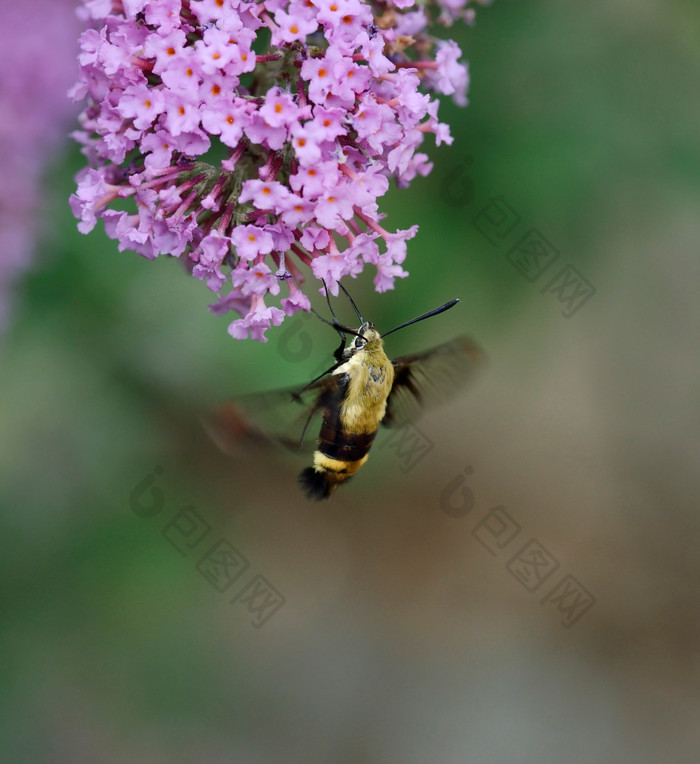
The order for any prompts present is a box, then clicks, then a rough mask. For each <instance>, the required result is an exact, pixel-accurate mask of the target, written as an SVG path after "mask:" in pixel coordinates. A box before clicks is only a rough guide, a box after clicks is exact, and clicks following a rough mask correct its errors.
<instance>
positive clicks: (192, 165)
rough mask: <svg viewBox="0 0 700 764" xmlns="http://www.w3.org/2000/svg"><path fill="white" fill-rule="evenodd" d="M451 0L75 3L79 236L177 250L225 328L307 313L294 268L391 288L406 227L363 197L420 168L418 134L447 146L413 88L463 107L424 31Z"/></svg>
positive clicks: (461, 12)
mask: <svg viewBox="0 0 700 764" xmlns="http://www.w3.org/2000/svg"><path fill="white" fill-rule="evenodd" d="M468 2H469V0H438V2H435V1H434V0H433V2H432V4H431V3H430V2H428V3H423V4H421V5H420V6H415V0H393V1H391V0H372V1H371V2H370V1H369V0H257V2H253V1H249V0H157V1H156V0H153V1H149V0H85V2H84V13H85V15H86V18H90V19H92V21H93V24H92V27H91V28H90V29H88V30H87V31H86V32H85V33H84V34H83V36H82V38H81V54H80V65H81V70H80V79H79V81H78V83H77V84H76V85H75V86H74V88H73V90H72V95H73V97H74V98H75V99H78V100H80V99H84V98H87V106H86V108H85V110H84V111H83V113H82V115H81V126H82V129H81V130H80V131H79V132H77V133H75V137H76V138H77V139H78V140H79V141H80V142H81V143H82V144H83V146H84V148H83V151H84V153H85V155H86V156H87V158H88V160H89V167H87V168H85V169H84V170H83V171H82V172H81V173H80V174H79V176H78V188H77V192H76V194H74V195H73V196H72V197H71V206H72V209H73V212H74V214H75V215H76V217H78V218H80V220H81V222H80V223H79V226H78V227H79V229H80V230H81V231H82V232H84V233H86V232H88V231H90V230H91V229H92V228H93V226H94V225H95V223H96V220H97V218H98V217H99V218H102V219H103V221H104V224H105V229H106V231H107V233H108V235H109V236H111V237H112V238H115V239H118V241H119V247H120V249H130V250H135V251H137V252H139V253H140V254H142V255H143V256H145V257H147V258H149V259H153V258H155V257H156V256H157V255H160V254H167V255H172V256H175V257H181V258H182V259H183V260H184V261H185V263H186V265H187V267H188V268H189V269H190V270H191V272H192V274H193V275H194V276H195V277H197V278H199V279H201V280H202V281H204V282H206V284H207V286H208V287H209V289H211V290H212V291H213V292H216V293H217V295H218V300H217V302H216V303H215V304H214V305H213V306H212V309H213V310H214V311H215V312H216V313H217V314H219V313H225V312H227V311H229V310H234V311H237V312H238V313H239V314H240V315H241V316H242V317H241V318H239V319H237V320H234V321H233V322H232V323H231V324H230V326H229V332H230V334H231V335H232V336H233V337H235V338H238V339H243V338H246V337H248V336H249V334H250V335H251V336H252V337H253V338H255V339H259V340H265V335H264V332H265V330H266V329H267V328H269V327H270V325H275V326H277V325H279V324H280V323H281V322H282V320H283V318H284V315H285V314H287V315H291V314H293V313H294V312H295V311H297V310H299V309H302V310H308V309H309V307H310V303H309V299H308V297H307V296H306V295H305V294H304V293H303V292H302V291H301V289H300V285H301V283H302V281H303V270H304V267H308V268H310V269H311V271H312V273H313V275H314V276H316V278H318V279H325V281H326V283H327V284H328V285H329V289H330V290H331V292H332V293H333V294H337V292H338V286H337V284H338V280H339V279H341V278H342V277H343V276H353V277H354V276H356V275H357V274H359V273H360V272H361V271H362V270H363V268H364V266H365V265H366V264H371V265H372V266H374V267H375V268H376V277H375V282H374V283H375V288H376V289H377V290H378V291H384V290H386V289H390V288H392V287H393V283H394V279H395V278H397V277H398V278H402V277H404V276H406V275H407V273H406V271H404V270H403V268H402V263H403V261H404V258H405V256H406V241H407V240H408V239H410V238H412V237H413V236H415V234H416V231H417V226H413V227H411V228H409V229H408V230H403V231H396V232H390V231H387V230H386V229H385V228H383V227H382V226H381V225H380V221H381V219H382V217H383V216H382V215H381V214H380V212H379V208H378V205H377V199H378V198H379V197H381V196H382V195H383V194H384V193H386V191H387V189H388V186H389V178H390V177H393V178H394V179H395V180H396V182H397V184H398V185H399V186H406V185H408V184H409V183H410V181H411V180H412V179H413V178H414V177H415V176H416V175H418V174H420V175H426V174H427V173H429V172H430V170H431V168H432V165H431V164H430V162H428V157H427V156H426V154H424V153H421V152H420V151H418V149H419V147H420V146H421V144H422V142H423V137H424V135H425V134H426V133H434V135H435V139H436V142H437V143H438V144H440V143H442V142H444V143H448V144H449V143H451V140H452V139H451V137H450V134H449V128H448V127H447V126H446V125H444V124H442V123H440V122H439V121H438V117H437V109H438V101H437V100H433V99H431V97H430V95H428V94H427V93H424V92H421V88H424V89H429V90H434V91H437V92H439V93H443V94H447V95H451V96H453V98H454V99H455V100H456V101H457V103H461V104H464V103H466V90H467V84H468V77H467V70H466V67H465V66H464V65H463V64H461V63H459V58H460V55H461V52H460V50H459V48H458V46H457V45H456V44H455V43H454V42H451V41H448V42H440V41H436V40H435V39H434V38H433V37H431V36H429V35H428V34H427V32H426V28H427V25H428V23H429V21H430V18H431V17H430V12H431V9H433V10H434V11H435V14H434V15H437V14H440V18H441V20H442V21H443V22H447V23H450V22H451V21H452V19H453V18H456V17H457V16H461V17H463V18H466V19H467V20H468V21H469V20H470V18H471V17H470V14H471V12H470V11H468V10H466V9H465V8H464V6H465V5H466V3H468ZM124 200H130V201H124ZM114 202H117V205H116V206H113V203H114ZM129 205H130V208H129ZM125 207H126V208H125ZM282 287H284V290H285V292H283V293H282V294H283V296H281V300H280V305H281V308H280V307H274V306H268V305H267V304H266V302H265V300H266V298H267V299H268V300H269V296H270V295H272V296H277V295H280V290H281V288H282Z"/></svg>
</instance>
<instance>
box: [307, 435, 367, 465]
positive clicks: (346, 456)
mask: <svg viewBox="0 0 700 764" xmlns="http://www.w3.org/2000/svg"><path fill="white" fill-rule="evenodd" d="M376 434H377V431H376V430H375V431H374V432H365V433H354V432H335V433H334V438H333V440H332V441H329V440H326V439H325V438H323V437H322V438H321V442H320V443H319V444H318V450H319V451H320V452H321V453H322V454H323V455H324V456H327V457H329V458H330V459H339V460H341V461H345V462H356V461H358V460H359V459H362V457H363V456H365V454H366V453H367V452H368V451H369V449H370V448H371V446H372V443H373V442H374V438H375V436H376Z"/></svg>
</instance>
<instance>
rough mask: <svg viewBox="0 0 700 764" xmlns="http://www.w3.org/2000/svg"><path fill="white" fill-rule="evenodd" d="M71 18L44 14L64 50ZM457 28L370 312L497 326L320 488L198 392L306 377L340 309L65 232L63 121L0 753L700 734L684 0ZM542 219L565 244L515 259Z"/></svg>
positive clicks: (175, 755)
mask: <svg viewBox="0 0 700 764" xmlns="http://www.w3.org/2000/svg"><path fill="white" fill-rule="evenodd" d="M30 5H32V6H37V5H39V6H41V5H42V4H41V3H40V2H38V0H33V2H32V3H30ZM44 5H45V6H46V9H48V8H49V7H50V8H52V9H53V10H52V12H53V13H58V14H59V15H60V14H66V16H65V17H66V18H71V19H72V17H71V16H70V14H71V5H72V4H71V3H70V2H65V3H60V2H55V3H51V2H48V3H44ZM56 9H59V10H58V11H57V10H56ZM4 13H5V9H4V8H3V14H4ZM72 24H73V22H72V20H71V21H70V22H66V27H65V29H70V28H71V26H72ZM13 29H14V28H13ZM57 29H58V27H57V26H56V24H55V23H53V22H52V23H51V24H50V25H48V26H47V25H41V24H38V25H32V27H31V28H30V29H29V30H28V31H27V32H26V34H28V35H30V36H31V35H33V37H31V40H32V43H33V45H34V48H33V50H34V53H33V54H32V55H34V56H35V58H37V57H38V60H39V61H42V60H43V59H42V57H45V61H46V65H47V66H48V67H52V66H53V65H54V64H53V62H52V58H51V57H52V56H58V55H59V53H58V45H57V44H51V45H50V44H48V42H49V41H50V40H51V35H52V30H53V32H54V34H56V33H57ZM61 29H64V27H61ZM66 34H67V35H69V34H72V32H70V31H69V32H67V33H66ZM449 36H453V37H455V38H456V39H457V40H458V42H459V43H460V45H462V47H463V50H464V51H465V54H466V57H467V58H468V60H469V62H470V69H471V77H472V85H471V91H470V104H469V106H468V108H467V109H466V110H462V109H459V108H457V107H454V106H453V105H451V104H449V103H444V104H443V107H442V111H441V114H442V117H443V119H446V121H449V122H450V123H451V125H452V129H453V134H454V135H455V143H454V145H453V146H452V147H444V146H443V147H441V148H440V149H438V150H432V156H433V158H434V160H435V169H434V171H433V173H432V174H431V175H430V176H429V177H428V178H426V179H418V180H417V181H416V182H415V183H414V184H413V186H412V188H411V189H410V190H407V191H396V190H394V191H392V192H391V194H390V196H389V197H388V198H387V199H386V204H385V209H386V211H387V212H388V213H389V217H388V225H389V226H390V227H400V228H403V227H408V226H409V225H412V224H413V223H418V224H419V225H420V233H419V236H418V237H417V238H416V239H415V240H414V241H413V242H411V244H410V248H409V258H408V261H407V266H408V269H409V270H410V272H411V277H410V278H408V279H406V280H404V281H401V282H398V283H397V287H396V289H395V291H393V292H389V293H386V294H384V295H376V294H374V293H373V291H372V288H371V274H370V273H369V272H368V273H367V274H366V277H362V278H360V279H358V281H357V282H355V283H353V284H352V293H353V295H354V296H355V299H356V301H357V302H358V303H359V305H360V306H361V308H362V310H363V312H364V315H365V316H369V317H370V318H371V319H372V320H374V321H375V322H376V323H377V324H378V326H379V327H380V328H382V327H383V328H385V329H386V328H388V327H389V326H392V325H394V324H395V323H398V322H400V321H402V320H405V319H406V318H409V317H411V316H413V315H415V314H416V313H418V312H420V311H423V310H427V309H429V308H431V307H433V306H435V305H437V304H440V303H441V302H444V301H445V300H447V299H449V298H452V297H453V296H458V297H460V298H461V300H462V302H461V304H460V306H459V307H457V308H455V309H454V310H452V311H450V312H449V313H447V314H445V315H443V316H441V317H439V318H435V319H433V320H431V321H428V322H425V323H422V324H420V325H418V326H416V327H413V328H412V329H410V330H406V331H405V332H401V333H399V334H397V335H395V336H392V338H391V340H390V341H388V343H387V344H388V350H389V351H390V353H391V354H393V355H398V354H401V353H405V352H413V351H415V350H419V349H422V348H424V347H429V346H430V345H431V344H435V343H437V342H440V341H443V340H446V339H449V338H450V337H452V336H455V335H457V334H460V333H467V334H470V335H471V336H473V337H474V338H475V339H476V340H477V341H478V342H479V344H480V345H481V346H482V347H483V348H484V349H485V351H486V353H487V355H488V363H487V364H485V367H484V369H483V370H482V372H481V373H480V374H479V375H478V376H477V378H476V379H475V380H474V381H473V382H472V383H471V384H470V386H469V388H468V389H467V390H466V391H465V392H464V394H463V395H460V396H459V397H458V398H456V399H454V400H452V401H451V402H449V403H446V404H445V405H444V406H443V407H441V408H439V409H437V410H436V411H435V412H431V413H430V415H429V416H426V417H424V418H423V419H421V420H420V421H419V422H418V423H417V429H413V430H410V431H407V434H406V439H405V440H401V439H400V438H399V439H397V438H396V436H390V437H387V436H386V435H385V439H384V441H379V442H378V443H377V446H376V447H375V449H374V451H373V453H372V458H371V459H370V461H369V463H368V464H367V466H366V467H365V468H364V469H363V471H362V473H361V475H360V476H359V477H358V478H357V479H355V480H354V481H353V482H352V483H351V484H349V485H348V486H347V487H346V488H344V489H343V490H342V491H339V492H338V493H337V495H336V496H335V497H334V498H333V500H332V501H331V502H328V503H324V504H309V503H307V502H306V500H305V499H304V498H303V497H302V496H301V494H299V493H298V491H297V488H296V485H295V475H296V473H297V472H298V470H299V469H300V467H301V466H302V464H301V463H299V462H298V461H296V460H295V459H293V458H287V457H285V456H277V455H272V454H259V453H248V454H245V453H244V454H240V455H239V456H238V457H236V458H230V457H227V456H224V455H222V454H220V453H219V452H218V451H217V450H216V449H215V448H214V447H213V446H212V445H211V443H210V442H209V440H208V439H207V437H206V435H205V434H204V433H203V431H202V429H201V428H200V425H199V417H200V415H201V413H202V412H203V411H205V410H206V409H207V408H208V407H210V406H212V405H215V404H217V403H218V402H220V401H221V400H223V399H225V398H227V397H229V396H231V395H233V394H240V393H244V392H250V391H256V390H262V389H268V388H275V387H280V386H286V385H292V384H297V383H303V382H305V381H307V380H308V379H309V378H310V377H311V376H312V375H313V374H314V373H315V372H317V370H318V367H319V366H320V365H321V364H322V363H323V361H324V360H325V359H327V357H328V354H329V353H330V352H332V350H333V349H334V347H335V344H336V338H335V334H334V333H333V332H331V331H330V330H329V329H328V327H325V326H323V325H322V324H320V322H316V321H314V320H304V319H303V318H297V319H296V320H295V321H288V322H286V323H285V324H284V325H283V326H282V327H281V328H280V329H277V330H271V331H269V332H268V336H269V342H268V343H267V344H264V345H263V344H255V343H252V342H246V343H242V342H236V341H234V340H232V339H231V338H230V337H229V336H228V335H227V333H226V319H224V318H217V317H215V316H213V315H212V314H211V313H209V312H208V311H207V310H206V305H207V302H208V300H209V295H208V294H207V290H206V289H205V288H204V286H203V284H202V283H200V282H198V281H196V280H195V279H192V278H188V277H187V276H186V275H185V274H184V273H183V272H182V270H181V268H180V266H179V264H178V263H177V262H176V261H169V260H167V259H159V260H158V261H156V262H147V261H146V260H143V259H141V258H139V257H138V256H136V255H134V254H131V253H127V252H124V253H119V252H117V250H116V245H115V243H114V242H112V241H109V240H108V239H107V238H106V237H105V236H104V235H103V234H102V233H101V232H100V231H95V232H93V233H92V234H90V235H89V236H81V235H80V234H78V233H77V231H76V227H75V221H74V220H73V219H72V217H71V214H70V212H69V209H68V205H67V197H68V195H69V194H70V193H71V191H72V189H73V181H72V177H73V175H74V173H75V172H76V171H77V170H78V169H79V168H80V166H81V157H80V155H79V153H78V151H77V149H76V147H75V146H72V145H69V144H68V143H61V144H60V145H58V146H54V147H53V149H52V150H51V152H50V155H49V157H48V158H49V162H48V164H47V166H46V168H45V172H44V175H43V178H42V180H41V186H40V192H41V193H40V197H41V198H40V202H41V204H40V207H39V210H40V211H39V212H38V213H37V214H36V216H35V218H34V220H33V221H32V220H30V221H29V225H30V228H29V230H30V231H32V235H34V234H36V235H37V236H38V240H37V243H36V247H35V254H34V260H33V264H32V265H31V267H30V268H29V269H28V270H27V271H26V273H25V275H24V276H23V277H22V278H21V279H20V280H19V281H18V283H17V284H16V286H15V290H14V294H15V299H14V303H13V306H12V309H11V313H10V315H9V316H8V319H7V322H6V326H5V329H4V334H3V337H2V342H1V346H0V350H1V360H0V434H1V436H0V437H1V439H0V491H1V493H0V502H1V503H2V509H3V514H2V533H1V534H0V549H1V550H2V553H1V562H0V565H1V567H2V588H3V606H2V613H1V616H0V617H1V618H2V628H1V631H0V655H2V662H1V664H2V669H1V671H2V674H1V681H2V691H1V692H0V703H1V704H2V706H1V709H2V710H1V713H0V741H2V742H0V750H2V752H3V753H2V759H3V760H6V761H28V762H34V761H36V762H46V761H51V762H93V761H104V762H123V761H138V762H141V761H143V762H191V761H208V762H245V763H246V764H252V762H278V761H283V762H305V763H306V764H312V763H314V762H372V763H374V762H376V763H377V764H384V763H387V762H388V763H394V762H397V763H401V764H407V763H408V762H425V761H437V762H449V763H452V762H455V763H461V762H476V763H478V764H480V763H481V762H489V763H490V762H523V763H529V762H562V761H567V762H601V761H615V762H658V761H673V762H695V761H697V760H698V759H699V757H700V739H699V733H698V731H697V719H698V713H699V711H700V704H699V673H700V657H699V655H698V645H699V637H700V634H699V629H698V613H699V608H698V605H699V602H698V584H699V581H700V577H699V573H700V565H699V564H698V540H699V537H698V509H699V507H698V480H697V477H698V473H699V472H700V457H699V454H700V450H699V447H700V438H699V432H700V407H699V396H700V381H699V380H700V360H699V354H698V344H699V339H700V308H699V305H698V304H699V302H700V300H699V297H698V293H699V286H698V285H699V284H700V266H699V264H698V247H699V245H700V228H699V226H698V191H699V189H700V183H699V181H700V154H699V153H698V134H699V133H698V125H699V124H700V99H698V90H697V86H698V82H699V81H700V48H699V47H698V39H700V8H699V7H698V6H697V5H694V4H691V3H682V2H680V0H670V1H669V0H664V2H662V1H661V0H636V2H631V1H630V0H611V2H608V3H606V4H604V5H602V6H601V5H599V4H589V3H580V2H575V1H574V0H556V1H555V0H534V1H533V2H529V3H519V2H516V1H515V0H498V2H496V3H494V4H493V5H491V6H489V7H485V8H482V9H480V10H479V12H478V15H477V23H476V25H475V26H474V27H473V28H469V29H466V28H461V27H456V28H454V29H453V30H451V31H450V33H449ZM63 39H64V41H65V40H67V39H68V37H67V36H66V37H64V38H63ZM55 40H56V38H54V43H55ZM10 71H12V63H10ZM53 71H58V70H57V69H56V70H53ZM70 79H71V78H70V77H69V82H70ZM59 84H61V83H59ZM61 86H62V84H61ZM2 87H3V88H6V87H8V86H7V85H6V84H3V86H2ZM18 103H19V102H18ZM16 106H17V111H15V110H14V109H13V110H11V111H10V112H8V111H6V112H5V114H4V115H3V124H4V125H5V126H7V125H12V121H13V120H15V121H16V122H17V123H20V122H21V111H20V109H19V105H18V104H17V105H16ZM66 125H67V126H66V129H68V128H69V125H70V120H68V122H67V123H66ZM17 127H18V129H19V128H21V124H17ZM61 129H63V128H61ZM37 149H38V147H37ZM8 156H9V154H8V153H7V152H5V157H6V159H5V160H4V161H7V157H8ZM36 157H37V154H36V153H35V152H34V151H32V149H31V147H28V148H27V149H26V155H21V154H20V155H18V154H17V153H16V152H15V154H14V156H13V160H14V161H15V163H16V162H17V161H18V160H22V161H23V162H24V163H25V164H26V166H27V167H30V166H34V164H33V163H36ZM20 164H21V162H20ZM13 166H14V165H13ZM6 178H7V175H6ZM5 185H6V186H7V181H6V182H5ZM494 199H496V202H494V201H493V200H494ZM494 205H495V206H494ZM505 205H507V207H506V206H505ZM509 215H510V216H511V218H510V219H512V220H515V217H517V218H518V220H517V223H516V224H514V226H513V227H512V228H510V229H509V228H508V226H509V225H510V223H508V219H509V218H508V216H509ZM7 221H8V217H7V215H6V217H5V222H4V223H3V225H4V226H7V225H8V222H7ZM488 225H491V226H492V227H491V229H488ZM39 228H40V231H39V232H38V233H37V229H39ZM533 228H534V229H536V231H537V232H538V234H537V235H538V236H539V237H540V239H539V240H540V241H541V240H542V237H544V239H546V241H547V242H548V244H549V246H550V247H551V248H553V249H550V250H549V251H550V252H552V251H553V250H556V251H557V252H558V253H559V256H558V259H557V260H556V262H554V263H553V264H552V265H551V266H550V268H549V269H548V270H547V271H546V272H545V273H544V274H543V275H542V276H540V277H539V278H535V279H534V280H528V278H526V276H525V275H524V274H523V273H522V272H521V271H519V270H518V268H516V267H515V264H514V262H513V258H514V257H516V255H509V252H511V248H512V247H513V246H514V245H515V244H516V242H517V241H518V240H519V239H520V237H521V236H523V235H525V234H526V232H528V231H529V230H530V229H533ZM489 231H490V232H489ZM494 231H495V233H494ZM490 239H491V240H490ZM5 241H6V242H7V239H5ZM5 246H6V251H3V252H0V258H5V259H6V258H8V257H10V256H11V254H12V253H11V252H8V251H7V244H6V245H5ZM569 266H571V267H573V268H574V269H575V271H567V273H569V274H572V273H575V274H578V275H577V276H575V278H579V279H580V277H583V278H584V279H585V280H586V282H587V283H588V284H589V285H590V288H589V291H590V289H594V290H595V291H594V293H593V294H592V296H591V297H590V299H588V300H587V301H586V302H585V303H583V304H581V305H580V306H576V305H575V304H574V303H575V302H576V301H573V302H571V301H569V302H567V301H566V300H565V299H564V295H563V293H562V292H557V291H556V289H557V286H558V284H559V282H556V281H554V282H552V279H555V278H556V277H557V274H559V273H560V272H561V270H562V269H564V268H567V267H569ZM529 275H530V276H531V277H532V275H533V274H532V273H529ZM580 283H584V282H580ZM570 294H571V291H570V292H569V295H570ZM574 307H577V309H576V310H575V311H574V312H573V315H569V317H566V314H567V313H569V314H570V313H571V312H572V309H573V308H574ZM340 310H341V311H342V312H343V315H345V316H346V318H347V320H350V317H351V315H352V314H351V313H349V311H348V309H347V306H346V305H342V304H341V305H340ZM156 468H158V471H157V472H156ZM144 481H146V482H144ZM154 501H155V502H156V503H155V504H153V502H154ZM188 522H189V523H190V525H189V526H188V525H187V523H188ZM207 529H208V534H207V535H206V537H205V538H204V539H203V540H202V541H201V542H199V543H197V544H195V541H197V540H198V539H199V536H198V535H197V534H200V535H201V533H203V532H204V531H205V530H207ZM188 531H189V532H190V536H189V537H187V538H188V539H189V540H188V541H187V540H185V541H183V540H182V539H183V538H184V536H182V535H179V536H178V534H182V533H185V532H188ZM532 540H534V541H532ZM219 542H222V543H224V544H229V545H230V546H231V547H233V548H235V550H237V552H236V553H237V555H238V557H237V558H236V559H237V564H238V565H239V568H237V570H239V571H240V576H239V577H238V578H237V579H236V581H235V582H234V583H233V584H232V585H231V587H230V588H228V589H226V591H224V592H220V591H218V590H217V588H216V587H215V586H214V585H213V584H212V582H211V581H210V580H207V578H206V575H205V574H206V573H207V570H208V569H207V568H206V564H204V566H202V565H200V566H199V567H198V563H199V561H200V559H201V558H202V555H203V554H205V553H206V552H207V550H208V549H210V548H211V546H212V545H213V544H214V543H219ZM188 543H189V544H191V545H192V548H190V547H188V546H187V544H188ZM528 545H529V546H528ZM178 546H179V550H178V548H176V547H178ZM487 547H490V548H487ZM183 552H184V553H183ZM533 562H541V563H543V565H541V566H540V567H535V566H533ZM246 563H247V567H245V565H246ZM244 567H245V569H243V568H244ZM545 573H546V574H548V575H547V577H546V579H545V580H543V581H542V582H541V583H540V582H539V578H538V576H540V577H541V576H544V575H545ZM209 574H210V575H212V574H211V569H209ZM256 577H257V578H256ZM260 577H261V578H260ZM256 582H257V583H256ZM221 585H222V586H223V584H221ZM258 585H259V586H272V587H274V590H276V592H277V594H275V593H274V591H273V590H272V589H269V590H268V594H269V596H270V599H269V600H265V597H264V596H262V600H261V599H259V598H257V595H256V597H253V598H252V599H249V600H248V601H246V598H247V596H248V595H249V594H251V593H255V592H256V591H257V590H256V588H255V587H256V586H258ZM246 586H247V587H248V588H247V589H244V588H243V587H246ZM251 587H252V588H251ZM567 587H568V588H567ZM270 592H271V594H270ZM279 595H281V596H282V597H283V598H284V602H283V604H282V606H281V607H280V608H279V609H277V610H275V608H274V606H273V605H269V606H268V608H267V610H265V609H264V608H263V607H262V606H261V604H260V603H261V602H263V604H264V602H266V601H267V602H274V598H275V597H279ZM232 600H233V601H232ZM240 600H243V601H240ZM279 601H280V602H281V600H279ZM256 608H257V609H256ZM265 619H267V620H265ZM260 621H265V622H264V623H263V625H262V626H261V625H260Z"/></svg>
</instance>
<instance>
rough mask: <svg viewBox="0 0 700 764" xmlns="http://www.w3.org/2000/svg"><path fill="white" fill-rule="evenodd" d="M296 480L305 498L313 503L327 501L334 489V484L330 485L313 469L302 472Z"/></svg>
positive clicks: (322, 475) (321, 473)
mask: <svg viewBox="0 0 700 764" xmlns="http://www.w3.org/2000/svg"><path fill="white" fill-rule="evenodd" d="M297 479H298V481H299V485H300V486H301V488H302V490H303V491H304V493H306V496H307V498H309V499H312V500H315V501H321V499H327V498H328V497H329V496H330V495H331V493H333V489H334V488H335V483H330V482H329V481H328V480H327V479H326V475H325V474H324V473H323V472H317V471H316V470H315V469H314V468H313V467H307V468H306V469H305V470H302V471H301V472H300V473H299V477H298V478H297Z"/></svg>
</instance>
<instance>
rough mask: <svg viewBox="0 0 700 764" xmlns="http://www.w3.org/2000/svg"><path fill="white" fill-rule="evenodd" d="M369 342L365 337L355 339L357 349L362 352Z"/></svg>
mask: <svg viewBox="0 0 700 764" xmlns="http://www.w3.org/2000/svg"><path fill="white" fill-rule="evenodd" d="M366 342H367V340H366V339H365V338H364V337H355V348H356V349H357V350H360V349H361V348H363V347H364V346H365V343H366Z"/></svg>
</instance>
